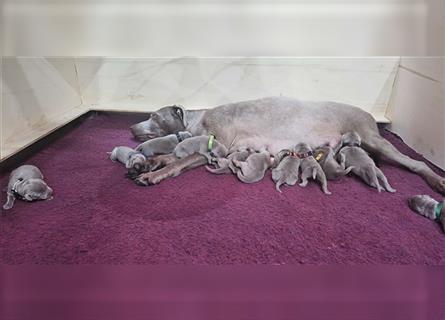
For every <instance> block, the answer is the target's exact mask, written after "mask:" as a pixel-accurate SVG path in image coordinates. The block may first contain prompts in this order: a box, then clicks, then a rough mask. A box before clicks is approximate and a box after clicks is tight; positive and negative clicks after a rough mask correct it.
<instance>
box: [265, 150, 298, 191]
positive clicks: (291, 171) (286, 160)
mask: <svg viewBox="0 0 445 320" xmlns="http://www.w3.org/2000/svg"><path fill="white" fill-rule="evenodd" d="M300 163H301V159H300V158H298V157H297V156H296V154H295V152H294V151H293V150H282V151H280V152H279V153H278V154H277V156H276V157H275V166H276V168H275V169H273V170H272V180H273V181H274V182H275V189H277V191H278V192H281V190H280V186H281V185H282V184H286V185H288V186H293V185H295V184H296V183H297V181H298V176H299V174H298V171H299V168H300ZM277 164H278V165H277Z"/></svg>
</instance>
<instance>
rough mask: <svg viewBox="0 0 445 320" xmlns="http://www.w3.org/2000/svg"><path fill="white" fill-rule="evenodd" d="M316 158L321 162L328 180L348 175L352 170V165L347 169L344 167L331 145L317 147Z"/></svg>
mask: <svg viewBox="0 0 445 320" xmlns="http://www.w3.org/2000/svg"><path fill="white" fill-rule="evenodd" d="M314 158H315V160H317V161H318V163H319V164H320V166H321V168H322V169H323V172H324V174H325V175H326V178H327V179H328V180H337V179H338V178H340V177H343V176H345V175H347V174H348V173H349V172H350V171H351V170H352V167H349V168H347V169H344V168H342V166H341V165H340V164H339V163H338V162H337V160H336V159H335V151H334V149H333V148H332V147H330V146H324V147H319V148H317V149H315V151H314Z"/></svg>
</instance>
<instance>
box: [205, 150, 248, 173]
mask: <svg viewBox="0 0 445 320" xmlns="http://www.w3.org/2000/svg"><path fill="white" fill-rule="evenodd" d="M250 154H251V151H249V150H247V149H243V150H237V151H235V152H232V153H230V154H229V155H228V156H227V158H218V159H216V161H215V162H214V163H213V165H214V166H215V168H211V167H209V166H206V169H207V171H209V172H211V173H215V174H224V173H234V174H236V173H237V171H238V170H239V169H238V168H237V167H236V166H235V164H234V163H233V161H246V159H247V158H248V157H249V155H250Z"/></svg>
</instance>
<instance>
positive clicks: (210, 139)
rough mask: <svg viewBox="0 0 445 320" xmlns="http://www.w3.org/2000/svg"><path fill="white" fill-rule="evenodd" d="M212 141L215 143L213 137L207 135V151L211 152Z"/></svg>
mask: <svg viewBox="0 0 445 320" xmlns="http://www.w3.org/2000/svg"><path fill="white" fill-rule="evenodd" d="M213 141H215V136H214V135H213V134H211V135H209V141H208V142H207V151H209V152H210V151H212V149H213Z"/></svg>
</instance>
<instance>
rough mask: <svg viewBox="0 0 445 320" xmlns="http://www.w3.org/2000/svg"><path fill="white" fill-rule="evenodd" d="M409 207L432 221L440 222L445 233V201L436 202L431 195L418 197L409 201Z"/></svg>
mask: <svg viewBox="0 0 445 320" xmlns="http://www.w3.org/2000/svg"><path fill="white" fill-rule="evenodd" d="M408 205H409V207H410V208H411V209H412V210H414V211H415V212H417V213H418V214H421V215H422V216H425V217H427V218H428V219H431V220H438V221H439V222H440V224H441V225H442V229H443V231H444V232H445V200H442V201H441V202H439V201H436V200H434V199H433V198H431V197H430V196H429V195H426V194H424V195H417V196H414V197H411V198H410V199H409V200H408Z"/></svg>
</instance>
